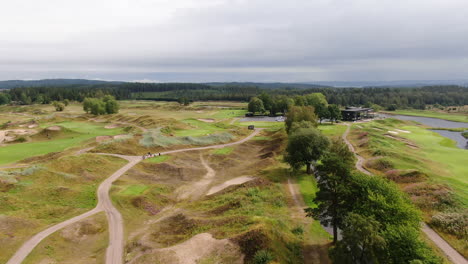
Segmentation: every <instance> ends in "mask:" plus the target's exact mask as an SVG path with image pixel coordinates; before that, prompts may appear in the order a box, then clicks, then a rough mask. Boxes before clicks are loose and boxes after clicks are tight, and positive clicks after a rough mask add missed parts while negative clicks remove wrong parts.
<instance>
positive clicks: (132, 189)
mask: <svg viewBox="0 0 468 264" xmlns="http://www.w3.org/2000/svg"><path fill="white" fill-rule="evenodd" d="M148 189H149V186H147V185H143V184H134V185H130V186H128V187H127V188H125V189H124V190H123V191H121V192H120V193H121V194H123V195H140V194H142V193H144V192H145V191H146V190H148Z"/></svg>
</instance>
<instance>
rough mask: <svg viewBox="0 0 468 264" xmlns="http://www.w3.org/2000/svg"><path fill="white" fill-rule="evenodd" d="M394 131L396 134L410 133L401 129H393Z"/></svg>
mask: <svg viewBox="0 0 468 264" xmlns="http://www.w3.org/2000/svg"><path fill="white" fill-rule="evenodd" d="M395 131H398V132H400V133H406V134H409V133H411V131H408V130H401V129H395Z"/></svg>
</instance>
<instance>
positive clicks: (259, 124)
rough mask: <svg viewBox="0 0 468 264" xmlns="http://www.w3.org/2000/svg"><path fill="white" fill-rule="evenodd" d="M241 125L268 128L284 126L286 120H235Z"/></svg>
mask: <svg viewBox="0 0 468 264" xmlns="http://www.w3.org/2000/svg"><path fill="white" fill-rule="evenodd" d="M235 124H236V125H239V126H250V125H253V126H255V127H266V128H282V127H284V122H266V121H253V122H239V121H237V122H235Z"/></svg>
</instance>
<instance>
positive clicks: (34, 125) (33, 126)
mask: <svg viewBox="0 0 468 264" xmlns="http://www.w3.org/2000/svg"><path fill="white" fill-rule="evenodd" d="M35 127H38V124H32V125H29V126H28V128H35Z"/></svg>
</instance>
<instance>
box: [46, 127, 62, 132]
mask: <svg viewBox="0 0 468 264" xmlns="http://www.w3.org/2000/svg"><path fill="white" fill-rule="evenodd" d="M46 130H50V131H60V130H62V128H61V127H59V126H51V127H48V128H46Z"/></svg>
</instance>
